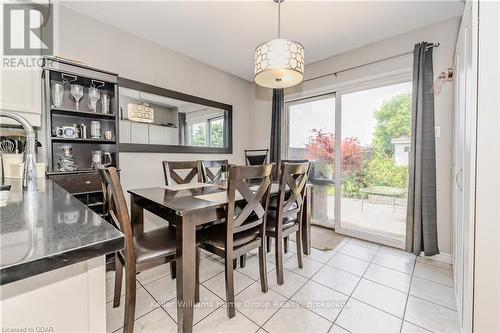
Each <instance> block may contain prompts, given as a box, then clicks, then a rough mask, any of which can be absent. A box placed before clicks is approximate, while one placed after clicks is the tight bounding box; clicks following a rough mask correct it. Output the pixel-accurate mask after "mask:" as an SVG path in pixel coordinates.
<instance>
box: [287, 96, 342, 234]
mask: <svg viewBox="0 0 500 333" xmlns="http://www.w3.org/2000/svg"><path fill="white" fill-rule="evenodd" d="M288 120H289V122H288V123H289V136H288V143H289V145H288V147H286V151H287V153H288V154H287V158H288V159H292V160H296V159H298V160H301V159H308V160H310V161H311V165H312V171H311V173H310V180H311V182H312V183H313V184H314V187H313V201H314V205H313V214H312V218H313V219H314V220H315V222H318V223H324V224H325V223H329V224H330V226H333V218H334V194H335V190H334V177H333V176H334V175H333V174H334V162H335V97H332V96H328V97H324V98H322V99H310V100H304V101H301V102H296V103H293V104H290V105H289V106H288Z"/></svg>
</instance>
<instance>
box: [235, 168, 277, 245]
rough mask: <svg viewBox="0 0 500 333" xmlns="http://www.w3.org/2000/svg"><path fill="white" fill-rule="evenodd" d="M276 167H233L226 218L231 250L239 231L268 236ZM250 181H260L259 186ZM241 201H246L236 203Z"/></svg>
mask: <svg viewBox="0 0 500 333" xmlns="http://www.w3.org/2000/svg"><path fill="white" fill-rule="evenodd" d="M273 168H274V165H273V164H266V165H260V166H235V165H230V166H229V176H228V187H227V197H228V208H227V217H226V241H227V246H228V247H229V246H232V242H233V234H235V233H238V232H242V231H245V230H249V229H253V228H259V231H260V235H261V236H262V237H263V236H264V232H265V227H266V225H265V221H266V214H267V208H268V206H269V193H270V190H271V176H272V172H273ZM248 179H252V180H259V184H258V185H254V186H251V185H249V184H248V183H247V181H246V180H248ZM238 194H239V195H238ZM240 196H241V197H240ZM239 199H244V200H241V201H239V202H238V203H237V204H236V202H237V201H238V200H239Z"/></svg>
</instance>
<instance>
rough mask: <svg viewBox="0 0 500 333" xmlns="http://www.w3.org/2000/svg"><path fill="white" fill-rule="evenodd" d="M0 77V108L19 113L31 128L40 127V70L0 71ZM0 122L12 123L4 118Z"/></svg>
mask: <svg viewBox="0 0 500 333" xmlns="http://www.w3.org/2000/svg"><path fill="white" fill-rule="evenodd" d="M0 76H1V84H0V86H1V98H0V108H1V109H2V110H8V111H14V112H19V113H20V114H21V115H22V116H24V117H25V118H26V119H27V120H28V121H29V122H30V124H31V125H32V126H40V125H41V117H42V72H41V70H38V69H2V70H1V75H0ZM0 122H2V123H4V124H5V123H12V122H11V121H10V119H6V118H0ZM14 123H15V122H14Z"/></svg>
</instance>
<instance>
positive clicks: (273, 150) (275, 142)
mask: <svg viewBox="0 0 500 333" xmlns="http://www.w3.org/2000/svg"><path fill="white" fill-rule="evenodd" d="M284 108H285V92H284V91H283V89H273V105H272V120H271V143H270V145H269V148H270V149H269V155H270V159H271V162H273V163H276V164H278V163H279V161H280V160H281V117H282V116H283V112H284Z"/></svg>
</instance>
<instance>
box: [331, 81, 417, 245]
mask: <svg viewBox="0 0 500 333" xmlns="http://www.w3.org/2000/svg"><path fill="white" fill-rule="evenodd" d="M411 90H412V85H411V83H410V82H406V83H399V84H392V85H386V86H382V87H377V88H373V89H365V90H358V91H354V92H348V93H341V94H338V98H339V101H338V112H339V115H338V116H339V117H340V118H341V121H340V124H339V125H340V126H339V127H340V128H339V132H338V136H339V138H340V142H341V148H340V152H339V154H340V159H339V160H341V161H342V163H339V165H338V166H337V170H338V173H339V175H340V176H339V177H337V178H339V179H340V182H339V183H338V184H337V193H340V195H339V196H338V199H337V205H338V207H340V209H339V210H338V214H337V215H336V219H335V222H336V223H335V227H336V231H337V232H340V233H344V234H348V235H351V236H356V237H360V238H365V239H368V240H372V241H377V242H380V243H385V244H388V245H392V246H397V247H403V246H404V239H405V232H406V198H407V189H408V159H409V153H410V149H411V138H410V137H411Z"/></svg>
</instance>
